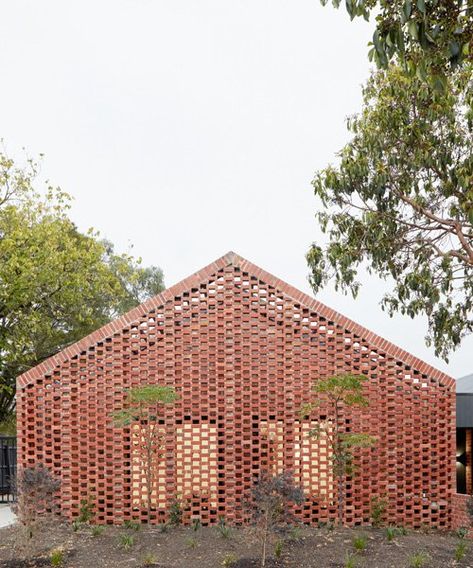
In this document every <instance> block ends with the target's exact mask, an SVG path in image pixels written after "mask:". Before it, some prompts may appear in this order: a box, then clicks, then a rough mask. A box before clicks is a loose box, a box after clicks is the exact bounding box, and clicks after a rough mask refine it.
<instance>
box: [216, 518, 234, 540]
mask: <svg viewBox="0 0 473 568" xmlns="http://www.w3.org/2000/svg"><path fill="white" fill-rule="evenodd" d="M217 531H218V533H219V535H220V536H221V537H222V538H230V536H231V534H232V531H231V529H230V527H229V526H228V525H227V523H226V521H225V518H224V517H220V518H219V520H218V525H217Z"/></svg>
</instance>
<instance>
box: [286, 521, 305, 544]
mask: <svg viewBox="0 0 473 568" xmlns="http://www.w3.org/2000/svg"><path fill="white" fill-rule="evenodd" d="M288 536H289V540H292V541H299V540H301V538H302V530H301V527H298V526H297V525H294V526H292V527H291V528H290V529H289V533H288Z"/></svg>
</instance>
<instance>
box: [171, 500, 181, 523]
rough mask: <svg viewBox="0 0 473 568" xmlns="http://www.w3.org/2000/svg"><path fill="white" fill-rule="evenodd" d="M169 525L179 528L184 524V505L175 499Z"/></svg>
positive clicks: (172, 503)
mask: <svg viewBox="0 0 473 568" xmlns="http://www.w3.org/2000/svg"><path fill="white" fill-rule="evenodd" d="M168 523H169V524H170V525H171V526H172V527H178V526H179V525H180V524H181V523H182V503H181V501H180V500H179V499H178V498H177V497H175V498H174V499H173V500H172V501H171V505H170V506H169V519H168Z"/></svg>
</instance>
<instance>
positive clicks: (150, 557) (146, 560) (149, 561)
mask: <svg viewBox="0 0 473 568" xmlns="http://www.w3.org/2000/svg"><path fill="white" fill-rule="evenodd" d="M157 563H158V559H157V558H156V555H155V554H153V553H152V552H148V553H147V554H145V555H144V556H143V560H142V561H141V564H142V566H154V565H155V564H157Z"/></svg>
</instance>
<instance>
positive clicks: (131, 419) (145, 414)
mask: <svg viewBox="0 0 473 568" xmlns="http://www.w3.org/2000/svg"><path fill="white" fill-rule="evenodd" d="M176 399H177V394H176V392H175V390H174V389H173V388H172V387H169V386H162V385H143V386H140V387H133V388H131V389H129V390H128V392H127V399H126V403H125V408H124V409H123V410H119V411H116V412H114V413H113V420H114V423H115V425H116V426H118V427H122V428H127V429H132V428H133V426H135V425H136V426H137V427H138V429H139V430H138V446H137V447H138V455H139V460H140V465H141V471H143V472H144V479H145V485H146V512H147V517H148V522H149V521H150V519H151V510H152V505H153V492H154V491H155V489H156V484H157V482H158V479H157V475H156V472H157V469H158V464H159V462H160V461H161V460H162V458H163V446H164V434H163V432H162V428H160V424H159V420H160V417H159V414H160V411H161V410H162V407H163V406H164V405H167V404H173V403H174V402H175V401H176Z"/></svg>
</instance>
